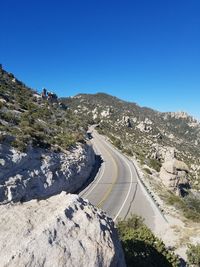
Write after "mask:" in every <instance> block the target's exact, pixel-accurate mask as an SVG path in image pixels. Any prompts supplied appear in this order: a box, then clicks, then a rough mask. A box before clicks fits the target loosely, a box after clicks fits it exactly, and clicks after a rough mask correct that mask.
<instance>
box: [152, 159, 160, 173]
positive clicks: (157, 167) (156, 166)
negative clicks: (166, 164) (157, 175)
mask: <svg viewBox="0 0 200 267" xmlns="http://www.w3.org/2000/svg"><path fill="white" fill-rule="evenodd" d="M149 166H150V167H151V168H153V169H154V170H156V171H157V172H159V171H160V168H161V166H162V164H161V162H160V161H158V160H157V159H150V160H149Z"/></svg>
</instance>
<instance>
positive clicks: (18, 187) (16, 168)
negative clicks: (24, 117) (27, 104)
mask: <svg viewBox="0 0 200 267" xmlns="http://www.w3.org/2000/svg"><path fill="white" fill-rule="evenodd" d="M0 157H1V159H0V170H1V171H0V202H1V203H8V202H11V201H13V202H17V201H27V200H30V199H34V198H38V199H40V198H46V197H49V196H52V195H55V194H58V193H60V192H62V191H66V192H69V193H74V192H76V191H77V190H78V189H80V187H81V186H82V185H83V184H84V183H85V182H86V180H87V179H88V177H89V175H90V173H91V170H92V167H93V164H94V162H95V156H94V152H93V150H92V148H91V147H90V146H88V145H78V146H77V147H76V148H74V149H73V150H72V151H65V152H53V151H50V150H45V149H41V148H34V149H33V148H32V149H29V150H28V151H27V152H26V153H21V152H19V151H17V150H15V149H13V148H11V147H10V146H8V145H6V144H0Z"/></svg>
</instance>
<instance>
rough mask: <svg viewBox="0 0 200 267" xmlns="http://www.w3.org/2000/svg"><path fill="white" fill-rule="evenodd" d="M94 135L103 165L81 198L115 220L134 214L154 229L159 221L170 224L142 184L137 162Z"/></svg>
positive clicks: (81, 194) (101, 137)
mask: <svg viewBox="0 0 200 267" xmlns="http://www.w3.org/2000/svg"><path fill="white" fill-rule="evenodd" d="M91 132H92V137H93V138H92V139H91V143H92V145H93V148H94V150H95V152H96V154H97V155H100V156H101V157H102V159H103V163H102V165H101V168H100V169H99V172H98V173H97V175H96V177H95V179H94V180H93V182H92V183H90V184H89V185H88V186H87V187H86V188H85V189H84V190H83V191H81V192H80V193H79V195H80V196H81V197H84V198H86V199H88V200H89V201H90V202H91V203H92V204H93V205H95V206H97V207H99V208H101V209H102V210H104V211H106V213H107V214H108V216H110V217H112V218H113V220H114V221H116V220H117V219H119V218H123V219H124V218H127V216H129V215H130V214H131V213H134V214H137V215H140V216H142V217H143V218H144V219H145V223H146V224H147V225H148V226H149V227H150V228H151V229H152V230H154V229H155V226H156V222H158V220H159V223H162V222H163V223H166V221H165V218H164V217H163V215H162V214H161V212H160V210H159V209H158V207H157V206H156V204H155V203H154V201H153V200H152V199H151V197H150V196H149V195H148V193H147V192H146V190H145V189H144V187H143V186H142V184H141V183H140V182H139V180H138V174H137V172H136V169H135V166H134V164H133V162H131V161H130V160H129V159H127V158H126V157H125V156H124V155H123V154H121V153H120V152H119V151H118V150H117V149H115V148H114V147H113V146H112V145H111V144H110V143H109V142H108V141H107V140H106V139H105V137H104V136H102V135H99V134H98V133H97V132H96V131H95V130H94V129H93V128H91Z"/></svg>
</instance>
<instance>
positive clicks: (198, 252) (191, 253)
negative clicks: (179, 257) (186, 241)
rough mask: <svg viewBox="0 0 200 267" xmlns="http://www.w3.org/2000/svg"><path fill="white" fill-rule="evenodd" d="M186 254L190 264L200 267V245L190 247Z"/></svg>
mask: <svg viewBox="0 0 200 267" xmlns="http://www.w3.org/2000/svg"><path fill="white" fill-rule="evenodd" d="M186 254H187V259H188V263H189V264H191V265H193V266H196V267H198V266H200V244H197V245H189V246H188V249H187V252H186Z"/></svg>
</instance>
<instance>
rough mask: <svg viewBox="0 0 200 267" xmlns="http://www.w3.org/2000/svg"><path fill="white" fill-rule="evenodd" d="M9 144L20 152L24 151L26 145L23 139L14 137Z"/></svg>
mask: <svg viewBox="0 0 200 267" xmlns="http://www.w3.org/2000/svg"><path fill="white" fill-rule="evenodd" d="M11 146H13V147H15V148H16V149H17V150H19V151H21V152H26V148H27V145H26V143H25V142H24V141H23V140H20V139H15V140H14V141H13V142H12V143H11Z"/></svg>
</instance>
